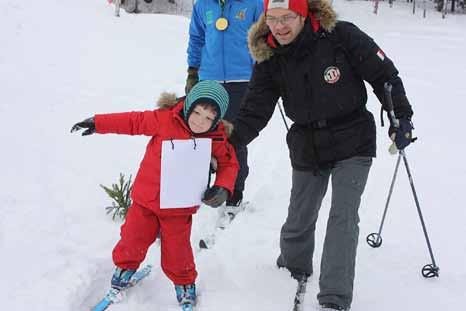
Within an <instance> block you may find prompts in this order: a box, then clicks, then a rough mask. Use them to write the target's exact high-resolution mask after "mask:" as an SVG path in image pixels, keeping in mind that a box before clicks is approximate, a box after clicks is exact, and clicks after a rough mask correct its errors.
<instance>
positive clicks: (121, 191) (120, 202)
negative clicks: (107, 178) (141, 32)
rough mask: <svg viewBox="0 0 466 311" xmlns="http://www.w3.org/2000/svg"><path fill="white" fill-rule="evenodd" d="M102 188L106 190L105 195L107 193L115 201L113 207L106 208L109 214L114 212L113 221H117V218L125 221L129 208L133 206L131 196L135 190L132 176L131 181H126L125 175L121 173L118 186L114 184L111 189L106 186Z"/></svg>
mask: <svg viewBox="0 0 466 311" xmlns="http://www.w3.org/2000/svg"><path fill="white" fill-rule="evenodd" d="M100 187H101V188H102V189H104V191H105V193H107V195H108V196H109V197H110V198H111V199H112V200H113V202H112V206H107V207H106V208H105V209H106V210H107V214H110V213H112V212H113V216H112V219H113V220H115V217H117V216H118V217H120V219H122V220H124V219H125V218H126V214H127V213H128V208H129V207H130V206H131V197H130V195H131V189H132V188H133V185H132V183H131V175H130V176H129V180H128V181H125V175H123V174H122V173H120V179H119V182H118V184H112V187H111V188H109V187H106V186H104V185H100Z"/></svg>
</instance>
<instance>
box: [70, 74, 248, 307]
mask: <svg viewBox="0 0 466 311" xmlns="http://www.w3.org/2000/svg"><path fill="white" fill-rule="evenodd" d="M159 104H160V106H161V108H160V109H156V110H153V111H144V112H126V113H113V114H97V115H95V116H94V117H93V118H89V119H86V120H84V121H82V122H79V123H77V124H75V125H74V126H73V128H72V130H71V131H72V132H74V131H78V130H81V129H85V131H84V132H83V133H82V135H89V134H93V133H94V132H96V133H99V134H107V133H115V134H127V135H147V136H152V138H151V140H150V141H149V143H148V145H147V148H146V153H145V155H144V158H143V160H142V162H141V164H140V168H139V171H138V173H137V176H136V179H135V181H134V185H133V189H132V192H131V198H132V200H133V203H132V205H131V207H130V208H129V210H128V214H127V216H126V220H125V223H124V224H123V225H122V227H121V239H120V241H119V242H118V243H117V245H116V246H115V248H114V250H113V261H114V263H115V265H116V267H117V268H116V270H115V273H114V275H113V278H112V282H111V284H112V287H114V288H118V289H123V288H125V287H126V286H128V282H129V280H130V278H131V276H132V275H133V274H134V272H135V271H136V270H137V269H138V267H139V266H140V264H141V263H142V261H143V260H144V258H145V256H146V253H147V250H148V248H149V246H150V245H151V244H152V243H154V241H155V240H156V238H157V236H158V235H160V240H161V266H162V269H163V271H164V273H165V274H166V275H167V277H168V278H169V279H170V280H171V281H173V283H174V284H175V289H176V293H177V298H178V301H179V302H180V303H182V304H185V303H192V304H194V303H195V300H196V293H195V280H196V276H197V272H196V268H195V264H194V258H193V253H192V248H191V244H190V235H191V224H192V215H193V214H194V213H195V212H196V211H197V209H198V208H199V206H186V207H185V208H170V209H164V208H161V206H160V185H161V177H160V173H161V153H162V142H163V141H171V142H173V141H174V140H194V141H195V140H196V138H210V139H211V141H212V149H211V150H212V157H214V158H215V159H216V160H217V172H216V179H215V183H214V185H213V186H212V187H210V188H208V189H207V190H206V191H205V193H204V195H203V199H202V201H203V202H204V203H206V204H207V205H210V206H212V207H217V206H219V205H221V204H222V203H223V202H225V201H226V199H227V198H228V196H229V195H231V193H232V191H233V188H234V185H235V179H236V175H237V172H238V167H239V166H238V163H237V160H236V156H235V152H234V149H233V147H232V146H231V145H230V144H229V143H228V141H227V138H226V133H225V127H224V125H223V123H222V122H220V120H221V119H222V117H223V116H224V114H225V112H226V110H227V107H228V94H227V92H226V91H225V89H224V88H223V87H222V86H221V85H220V84H219V83H217V82H215V81H207V80H206V81H201V82H199V83H198V84H196V86H195V87H193V89H192V90H191V91H190V92H189V94H188V95H187V96H186V98H185V99H181V100H175V101H173V102H171V103H168V102H162V103H161V102H160V101H159ZM208 173H209V172H208V168H206V174H208ZM186 178H188V179H189V178H190V176H189V172H186ZM180 191H183V189H180Z"/></svg>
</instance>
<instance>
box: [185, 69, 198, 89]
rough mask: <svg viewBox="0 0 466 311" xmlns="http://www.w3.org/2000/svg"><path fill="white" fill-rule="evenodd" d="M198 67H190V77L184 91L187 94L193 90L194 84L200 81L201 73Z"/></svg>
mask: <svg viewBox="0 0 466 311" xmlns="http://www.w3.org/2000/svg"><path fill="white" fill-rule="evenodd" d="M198 71H199V69H198V68H195V67H188V77H187V78H186V86H185V88H184V91H185V92H186V94H188V93H189V91H191V89H192V88H193V86H194V85H196V83H197V82H199V75H198Z"/></svg>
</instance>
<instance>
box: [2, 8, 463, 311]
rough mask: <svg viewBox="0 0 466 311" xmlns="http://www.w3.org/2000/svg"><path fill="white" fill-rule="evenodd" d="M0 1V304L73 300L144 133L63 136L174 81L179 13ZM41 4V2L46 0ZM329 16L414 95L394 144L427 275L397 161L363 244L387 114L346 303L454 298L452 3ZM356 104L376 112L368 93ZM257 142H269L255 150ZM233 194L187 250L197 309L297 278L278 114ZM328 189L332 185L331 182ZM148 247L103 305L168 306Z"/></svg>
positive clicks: (249, 304)
mask: <svg viewBox="0 0 466 311" xmlns="http://www.w3.org/2000/svg"><path fill="white" fill-rule="evenodd" d="M37 2H39V1H27V2H26V1H23V2H18V1H14V0H2V1H1V2H0V29H1V36H0V44H1V48H0V85H1V98H2V100H1V102H0V115H1V122H0V124H1V130H0V141H1V142H2V149H1V150H2V152H1V153H0V160H1V161H0V163H2V164H1V173H2V178H1V181H0V188H1V189H2V191H1V192H0V207H1V209H0V211H1V212H2V216H3V217H1V218H0V268H1V269H2V270H1V275H2V281H1V282H0V308H1V309H2V310H15V311H25V310H60V311H62V310H73V311H74V310H87V309H89V307H90V306H91V305H92V304H93V303H95V302H96V300H97V299H98V297H99V296H100V295H102V294H103V293H104V292H105V290H106V289H107V287H108V283H109V278H110V276H111V273H112V270H113V265H112V261H111V250H112V248H113V245H114V244H115V243H116V241H117V240H118V237H119V223H118V222H116V223H115V222H113V221H112V220H111V219H110V217H108V216H106V215H105V213H104V207H105V206H107V205H109V204H110V202H109V199H108V198H107V196H106V195H105V193H104V192H103V191H102V190H101V189H100V187H99V184H105V185H109V184H111V183H113V182H115V181H116V180H117V178H118V175H119V173H120V172H123V173H125V174H126V175H129V174H133V176H134V175H135V173H136V170H137V168H138V165H139V161H140V159H141V157H142V155H143V153H144V148H145V144H146V142H147V138H144V137H123V136H116V135H113V136H111V135H110V136H109V135H105V136H97V135H95V136H92V137H86V138H83V137H81V136H78V135H71V134H70V133H69V129H70V127H71V126H72V124H73V123H75V122H77V121H80V120H81V119H83V118H85V117H88V116H91V115H93V114H94V113H102V112H118V111H129V110H142V109H150V108H152V107H153V106H154V101H155V99H156V98H157V97H158V94H159V93H160V92H161V91H164V90H168V91H176V92H177V93H178V94H182V90H183V88H184V80H185V68H186V52H185V51H186V43H187V29H188V24H189V20H188V19H186V18H185V17H180V16H167V15H139V16H135V15H126V14H124V13H122V17H121V18H119V19H117V18H115V17H113V9H112V8H111V7H109V6H108V5H107V3H106V1H104V0H99V1H95V0H83V1H70V0H68V1H58V0H48V1H46V2H44V1H40V2H42V3H43V4H42V5H40V4H38V3H37ZM44 3H45V4H44ZM335 6H336V10H337V11H338V12H339V14H340V17H341V18H342V19H347V20H350V21H353V22H355V23H356V24H357V25H358V26H360V27H361V28H362V29H363V30H365V31H367V32H368V33H369V34H370V35H371V36H372V37H374V38H375V39H376V41H377V42H378V43H379V44H380V45H381V46H382V47H383V48H384V50H385V52H386V53H387V55H389V56H390V57H391V58H392V59H393V60H394V61H395V64H396V65H397V67H398V68H399V69H400V72H401V76H402V78H403V79H404V83H405V86H406V89H407V93H408V96H409V98H410V100H411V102H412V104H413V106H414V109H415V116H414V123H415V127H416V135H418V136H419V141H418V142H417V143H416V144H415V145H413V146H411V147H409V149H408V150H407V156H408V160H409V162H410V164H411V167H412V171H413V177H414V182H415V185H416V188H417V191H418V194H419V197H420V201H421V207H422V210H423V212H424V217H425V219H426V225H427V229H428V232H429V235H430V238H431V242H432V246H433V249H434V255H435V256H436V260H437V263H438V265H439V266H440V268H441V271H440V272H441V277H440V278H438V279H430V280H426V279H424V278H423V277H422V276H421V275H420V269H421V268H422V266H423V265H425V264H427V263H430V257H429V256H428V252H427V247H426V244H425V241H424V237H423V234H422V230H421V226H420V222H419V218H418V216H417V213H416V209H415V205H414V201H413V198H412V195H411V192H410V188H409V183H408V179H407V178H406V174H405V171H404V168H403V167H402V168H401V170H400V175H399V178H398V180H397V184H396V187H395V192H394V195H393V198H392V203H391V206H390V208H389V211H388V215H387V220H386V223H385V227H384V232H383V237H384V243H383V246H382V247H381V248H380V249H377V250H375V249H371V248H370V247H368V246H367V244H366V243H365V241H364V240H365V237H366V235H367V234H369V233H371V232H374V231H377V229H378V226H379V223H380V218H381V216H382V211H383V207H384V204H385V199H386V195H387V192H388V187H389V183H390V179H391V177H392V174H393V169H394V165H395V161H396V157H393V156H390V155H389V154H388V152H387V151H386V150H387V146H388V140H387V135H386V131H387V128H381V129H379V133H378V134H379V137H378V138H379V140H378V144H379V145H378V158H377V159H376V161H374V165H373V169H372V171H371V174H370V179H369V182H368V185H367V189H366V192H365V194H364V198H363V203H362V205H361V213H360V214H361V235H360V245H359V249H358V253H359V254H358V262H357V279H356V282H355V297H354V303H353V310H360V311H369V310H378V311H384V310H387V311H388V310H414V309H415V310H427V311H430V310H432V311H434V310H435V311H437V310H461V309H462V307H461V304H463V305H464V302H463V300H464V297H465V295H466V286H465V285H464V280H465V279H466V268H465V266H464V263H465V262H466V245H465V242H464V241H463V236H464V234H465V233H466V230H465V229H464V228H465V227H464V224H463V223H464V219H465V218H466V209H465V204H464V200H463V195H462V191H464V186H465V185H466V183H465V177H466V167H465V164H464V161H463V156H464V152H465V151H466V147H465V145H464V136H463V135H464V132H465V131H464V129H463V120H464V115H465V113H466V109H465V108H464V105H463V103H464V98H465V97H466V88H465V85H464V77H465V75H466V60H465V59H464V55H465V52H466V39H465V38H466V36H465V35H464V29H466V28H465V27H466V16H464V15H450V16H448V17H447V19H445V20H443V19H441V16H440V14H439V13H436V12H434V11H429V12H428V18H426V19H423V18H422V16H421V14H420V12H418V14H417V15H414V16H413V15H412V14H411V11H410V8H409V6H408V4H405V3H404V2H400V3H395V7H394V8H392V9H390V8H388V6H387V5H385V3H381V4H380V8H379V14H378V15H374V14H372V3H371V2H366V1H361V2H360V1H351V2H347V1H343V0H335ZM368 107H369V108H370V109H371V110H372V111H373V112H374V113H375V114H376V115H378V112H379V104H378V102H377V101H376V99H375V97H374V96H372V95H371V96H370V99H369V103H368ZM265 150H268V151H267V152H265ZM250 166H251V173H250V177H249V179H248V181H247V193H246V196H247V199H248V200H250V201H252V202H253V204H254V209H253V210H251V211H249V212H245V213H243V214H241V215H239V216H238V218H237V220H235V223H234V225H233V226H232V227H231V228H229V229H228V230H226V231H224V232H221V234H219V236H218V239H217V244H216V245H215V248H214V249H212V250H209V251H207V252H196V262H197V266H198V270H199V279H198V286H199V289H200V293H201V298H200V306H199V309H200V310H204V311H206V310H209V311H210V310H212V311H213V310H219V306H222V305H224V304H226V305H225V306H224V307H223V309H222V310H267V311H269V310H270V311H275V310H277V311H282V310H289V309H290V304H291V302H292V298H293V297H292V296H293V292H294V288H295V284H294V282H293V280H292V279H291V278H290V277H289V275H288V273H286V272H285V271H281V270H278V269H276V268H275V265H274V263H275V259H276V256H277V255H278V251H279V248H278V236H279V230H280V227H281V224H282V223H283V221H284V219H285V217H286V211H287V202H288V199H289V188H290V165H289V160H288V154H287V148H286V143H285V128H284V126H283V123H282V120H281V118H280V115H279V114H278V113H276V114H275V115H274V117H273V119H272V120H271V122H270V124H269V126H268V127H267V128H266V129H265V130H264V131H263V133H262V134H261V136H260V138H259V139H257V140H256V141H254V142H253V143H252V144H251V147H250ZM329 191H330V190H329ZM328 209H329V197H328V198H327V199H326V200H325V202H324V204H323V206H322V210H321V217H320V219H319V223H318V228H317V230H318V232H317V246H316V254H315V266H316V269H315V270H316V274H315V275H313V276H312V277H311V280H310V283H309V285H308V296H307V298H306V299H307V300H306V302H305V310H314V309H315V307H316V302H315V301H316V300H315V295H316V294H317V290H318V284H317V283H318V267H319V258H320V254H321V246H322V238H323V234H324V231H325V223H326V218H327V214H328ZM215 213H216V211H215V210H213V209H210V208H203V209H202V210H201V211H200V212H199V213H198V214H197V215H196V217H195V223H194V227H193V237H192V239H193V242H194V243H196V242H197V240H198V239H199V237H200V236H203V234H205V232H207V231H209V228H210V227H211V226H212V225H213V219H214V218H215ZM159 258H160V257H159V247H158V246H157V245H154V246H153V247H152V248H151V250H150V252H149V254H148V256H147V259H146V262H147V263H153V264H155V270H154V273H153V274H152V275H151V276H150V277H149V278H148V279H147V280H146V281H145V282H144V283H143V285H142V286H141V287H139V288H138V289H137V290H135V291H133V292H132V293H131V294H130V296H129V299H128V300H127V301H125V302H123V303H122V304H120V305H115V306H114V307H113V308H112V310H115V311H118V310H134V311H138V310H141V311H142V310H162V311H165V310H177V306H176V303H175V298H174V291H173V288H172V285H171V284H170V282H169V281H168V280H167V278H166V277H165V276H164V275H163V273H162V271H161V270H160V266H159Z"/></svg>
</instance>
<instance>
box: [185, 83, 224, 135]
mask: <svg viewBox="0 0 466 311" xmlns="http://www.w3.org/2000/svg"><path fill="white" fill-rule="evenodd" d="M228 102H229V97H228V93H227V91H226V90H225V88H224V87H223V86H221V85H220V83H218V82H216V81H212V80H204V81H200V82H198V83H196V85H194V87H193V88H192V89H191V91H190V92H189V93H188V95H186V99H185V100H184V107H183V114H184V118H185V121H186V122H188V118H189V115H190V114H191V112H192V111H193V109H194V107H195V106H196V105H197V104H199V103H208V104H212V105H213V106H214V107H215V108H216V110H217V117H216V118H215V120H214V122H213V125H212V128H211V130H212V129H213V128H214V127H215V126H216V125H217V123H218V122H219V121H220V120H221V119H222V118H223V116H225V113H226V112H227V109H228Z"/></svg>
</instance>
